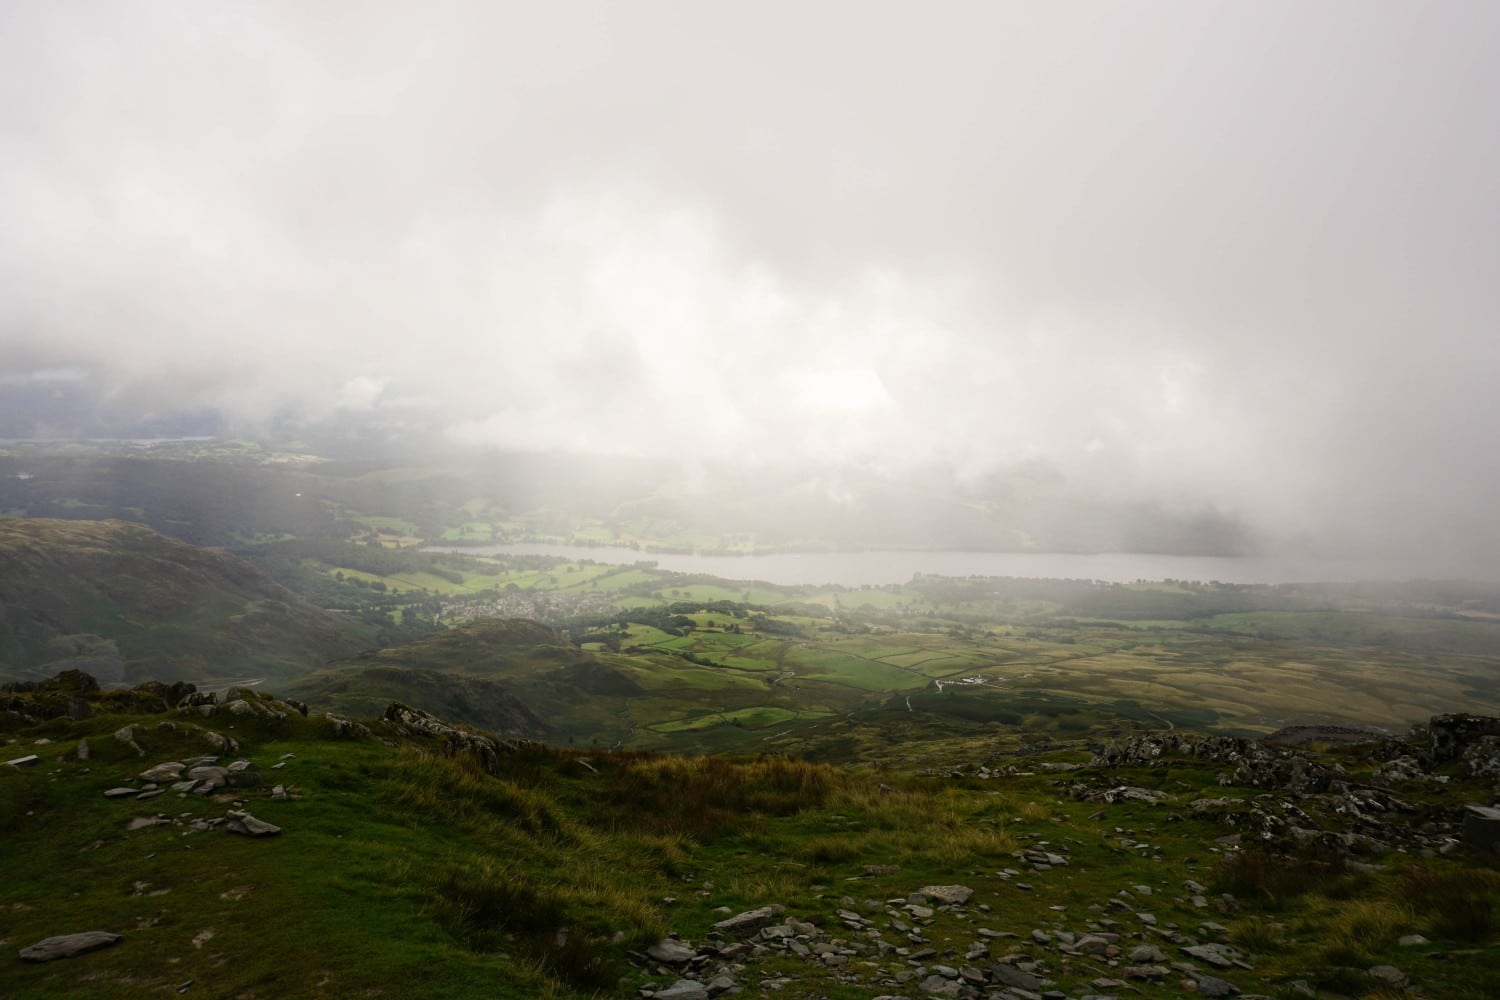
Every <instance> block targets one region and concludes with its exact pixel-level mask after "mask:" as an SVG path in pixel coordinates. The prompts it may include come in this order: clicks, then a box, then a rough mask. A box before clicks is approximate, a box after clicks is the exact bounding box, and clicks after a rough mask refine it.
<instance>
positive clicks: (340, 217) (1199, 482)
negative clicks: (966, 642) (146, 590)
mask: <svg viewBox="0 0 1500 1000" xmlns="http://www.w3.org/2000/svg"><path fill="white" fill-rule="evenodd" d="M723 6H724V5H708V6H704V5H688V4H672V3H637V4H629V5H616V4H604V3H566V4H558V5H549V6H548V7H547V8H546V9H545V10H544V9H540V8H537V7H536V6H534V5H531V6H527V5H495V4H479V3H444V4H432V5H420V6H414V5H405V4H381V3H372V4H361V5H358V6H357V7H356V6H342V5H327V6H319V7H317V8H314V9H308V10H304V9H299V8H294V7H244V8H229V9H222V8H214V7H205V6H203V5H198V4H187V3H179V4H173V3H160V4H152V5H149V6H142V5H130V6H122V5H110V4H88V3H82V4H69V5H56V4H32V5H9V6H7V7H6V8H5V9H4V10H0V87H3V89H4V92H5V93H6V94H7V95H8V96H9V98H10V99H8V100H5V101H0V211H3V214H4V218H5V219H6V224H5V225H4V227H0V437H44V438H64V439H65V438H70V437H78V436H117V435H118V436H141V435H149V436H155V435H168V436H172V435H182V434H197V433H207V434H226V433H235V434H245V435H250V436H255V437H259V438H262V439H266V440H282V441H289V440H292V439H297V440H300V441H303V442H307V441H315V442H318V443H319V444H320V446H328V447H331V446H332V445H341V446H344V447H354V446H358V447H360V448H363V449H365V450H369V449H371V448H374V447H377V446H378V447H380V448H386V449H401V450H402V451H403V452H404V453H409V452H411V451H423V452H429V453H434V454H438V453H441V454H445V455H446V454H453V453H456V454H459V455H465V454H468V455H473V454H474V453H476V452H477V453H481V454H482V453H484V452H488V451H494V450H499V451H507V452H515V451H522V452H532V451H534V452H553V451H561V452H565V453H573V454H577V455H604V456H634V457H639V458H645V459H649V460H651V461H652V462H655V463H657V464H658V466H659V468H660V469H661V470H662V471H661V475H662V476H663V478H664V479H669V480H670V481H672V482H674V483H678V484H681V490H680V491H679V492H680V493H684V494H690V493H691V491H692V489H693V488H694V484H700V485H701V484H703V483H704V481H705V479H708V478H710V477H712V476H713V475H715V473H714V470H715V469H716V468H719V467H720V466H719V465H717V464H716V463H728V464H730V465H733V466H736V467H739V468H742V469H755V468H760V467H774V468H776V469H778V470H781V471H779V472H778V473H777V475H787V474H788V473H787V472H786V470H789V469H790V470H794V471H793V472H792V473H790V474H791V475H793V476H794V477H795V476H801V478H802V479H803V480H804V481H806V482H807V483H808V484H810V485H809V487H808V488H809V489H813V490H821V491H822V492H823V493H825V494H827V495H828V496H831V497H837V496H840V495H845V494H847V499H848V502H850V503H858V502H859V500H860V494H859V493H858V492H857V491H856V490H854V489H853V488H852V487H850V486H849V484H850V483H860V482H864V481H867V478H866V477H874V478H875V479H877V480H882V481H900V482H903V483H907V484H918V485H920V484H923V483H930V482H932V481H933V479H934V478H937V479H940V480H941V481H942V482H943V484H944V488H945V489H946V488H947V487H948V486H949V485H952V484H957V486H958V487H959V488H961V490H963V491H965V494H964V495H966V496H971V497H974V496H977V497H981V498H982V497H984V496H986V495H987V494H986V491H987V490H990V491H991V492H993V493H996V494H998V495H1009V494H1008V493H1007V491H1012V492H1013V491H1014V489H1016V488H1017V487H1016V484H1018V483H1020V484H1023V485H1026V486H1027V488H1034V487H1035V484H1037V483H1043V484H1047V485H1046V489H1048V490H1055V491H1056V493H1057V495H1059V496H1062V497H1065V498H1066V501H1067V503H1066V504H1065V505H1064V507H1063V508H1060V509H1074V508H1075V507H1076V508H1080V509H1082V508H1088V509H1094V507H1091V506H1090V505H1094V506H1100V505H1102V506H1105V507H1109V508H1110V509H1142V510H1150V511H1153V512H1167V513H1168V514H1169V515H1171V516H1175V517H1180V518H1182V519H1184V520H1185V521H1193V520H1194V519H1197V521H1200V522H1203V523H1209V524H1213V525H1216V526H1218V527H1215V528H1214V531H1215V532H1216V537H1218V538H1226V537H1233V538H1235V539H1240V538H1242V537H1253V538H1255V539H1256V540H1257V543H1258V544H1259V545H1260V546H1261V547H1263V548H1264V547H1271V548H1274V547H1278V546H1290V547H1305V546H1310V545H1313V546H1316V547H1318V548H1321V549H1326V550H1330V551H1354V552H1366V553H1370V552H1380V553H1389V552H1397V553H1399V552H1402V551H1422V552H1424V553H1425V554H1426V555H1427V556H1429V557H1430V556H1432V554H1433V553H1437V554H1438V555H1439V556H1440V557H1441V556H1444V555H1451V557H1452V563H1453V565H1454V566H1455V567H1460V568H1461V567H1462V566H1463V565H1472V564H1473V563H1474V562H1475V561H1476V560H1477V561H1491V560H1493V558H1494V557H1495V556H1496V555H1500V528H1497V526H1496V524H1495V521H1494V518H1493V516H1492V512H1493V510H1494V509H1495V507H1496V503H1497V501H1500V467H1497V465H1496V463H1495V461H1494V460H1493V457H1492V440H1493V437H1494V432H1495V428H1496V415H1495V411H1494V402H1493V399H1494V386H1495V385H1497V384H1500V337H1496V336H1495V317H1496V316H1497V315H1500V249H1497V236H1496V234H1497V233H1500V181H1497V180H1496V178H1497V177H1500V170H1497V169H1496V166H1497V158H1500V157H1497V154H1500V148H1497V147H1500V138H1497V133H1496V130H1495V129H1494V127H1493V122H1494V121H1495V120H1496V119H1497V117H1500V108H1497V104H1500V65H1497V64H1496V61H1495V60H1494V59H1493V55H1492V54H1493V52H1494V51H1495V49H1496V45H1497V43H1500V9H1497V8H1496V7H1495V6H1494V5H1492V4H1482V3H1449V4H1443V5H1440V6H1435V7H1434V6H1427V5H1416V4H1397V3H1384V2H1376V3H1359V4H1355V3H1343V2H1336V3H1324V4H1319V5H1316V6H1311V7H1310V6H1308V5H1305V4H1296V3H1290V2H1268V3H1253V4H1252V3H1235V4H1216V5H1202V4H1192V3H1163V4H1153V5H1149V6H1142V5H1129V4H1091V5H1078V6H1072V5H1068V6H1052V5H1048V6H1041V5H1036V4H1020V3H1004V4H977V3H951V4H943V5H939V6H938V7H936V8H918V7H915V6H910V5H897V4H854V3H842V2H840V3H822V4H816V5H812V6H810V7H809V6H807V5H792V4H786V3H763V4H755V5H742V6H739V7H738V8H737V9H721V8H722V7H723ZM752 478H753V477H752ZM992 488H993V489H992ZM841 491H842V493H841ZM674 495H675V494H674ZM704 495H705V496H713V495H715V494H714V493H713V492H712V490H710V489H707V488H705V492H704ZM1428 562H1429V563H1430V562H1431V559H1429V560H1428Z"/></svg>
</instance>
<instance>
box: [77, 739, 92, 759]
mask: <svg viewBox="0 0 1500 1000" xmlns="http://www.w3.org/2000/svg"><path fill="white" fill-rule="evenodd" d="M75 753H77V754H78V759H79V760H88V759H89V741H88V740H79V741H78V749H77V750H76V751H75Z"/></svg>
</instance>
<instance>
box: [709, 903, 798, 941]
mask: <svg viewBox="0 0 1500 1000" xmlns="http://www.w3.org/2000/svg"><path fill="white" fill-rule="evenodd" d="M785 912H786V907H784V906H780V905H775V906H761V907H757V908H756V909H754V910H746V911H745V912H744V913H737V914H735V915H734V916H732V917H726V918H725V919H723V920H720V921H719V922H718V923H716V924H714V930H716V931H718V932H719V933H721V934H749V933H751V932H753V931H758V930H760V929H761V928H762V927H765V926H766V925H767V924H770V923H771V922H772V921H774V920H775V919H776V918H777V917H779V916H781V915H782V914H783V913H785Z"/></svg>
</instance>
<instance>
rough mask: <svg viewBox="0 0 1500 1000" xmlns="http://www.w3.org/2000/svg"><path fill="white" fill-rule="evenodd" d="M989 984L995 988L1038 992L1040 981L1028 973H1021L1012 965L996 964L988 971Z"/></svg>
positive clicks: (1040, 985)
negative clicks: (1002, 987)
mask: <svg viewBox="0 0 1500 1000" xmlns="http://www.w3.org/2000/svg"><path fill="white" fill-rule="evenodd" d="M989 980H990V982H992V983H994V984H996V985H997V986H1008V987H1010V988H1012V989H1022V990H1039V989H1041V987H1042V980H1041V979H1040V978H1039V977H1037V976H1033V975H1032V974H1031V973H1029V972H1022V971H1021V970H1020V969H1018V968H1016V967H1015V966H1013V965H1007V964H1006V963H1004V962H998V963H996V964H995V965H994V966H993V967H992V968H991V969H990V971H989Z"/></svg>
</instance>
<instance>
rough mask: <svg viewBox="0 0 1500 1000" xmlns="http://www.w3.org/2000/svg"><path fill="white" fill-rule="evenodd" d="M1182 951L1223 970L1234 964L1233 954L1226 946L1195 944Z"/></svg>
mask: <svg viewBox="0 0 1500 1000" xmlns="http://www.w3.org/2000/svg"><path fill="white" fill-rule="evenodd" d="M1182 950H1183V951H1184V952H1185V953H1187V954H1189V955H1191V956H1192V957H1194V958H1196V959H1198V960H1199V961H1201V962H1207V963H1208V964H1209V965H1213V966H1217V967H1218V968H1221V969H1227V968H1229V967H1230V966H1232V965H1233V964H1234V957H1233V952H1232V950H1231V949H1229V948H1228V947H1227V946H1226V945H1220V944H1195V945H1190V946H1187V947H1184V948H1183V949H1182Z"/></svg>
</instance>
